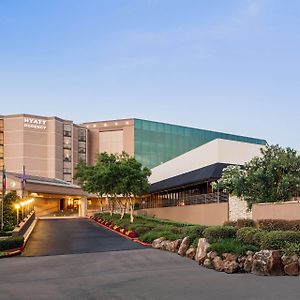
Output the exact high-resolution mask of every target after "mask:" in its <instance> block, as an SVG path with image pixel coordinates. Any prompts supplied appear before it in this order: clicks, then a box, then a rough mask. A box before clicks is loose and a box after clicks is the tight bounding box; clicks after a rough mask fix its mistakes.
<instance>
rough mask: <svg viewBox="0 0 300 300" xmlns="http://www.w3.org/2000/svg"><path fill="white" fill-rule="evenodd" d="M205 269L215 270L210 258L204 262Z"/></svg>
mask: <svg viewBox="0 0 300 300" xmlns="http://www.w3.org/2000/svg"><path fill="white" fill-rule="evenodd" d="M203 267H205V268H207V269H213V265H212V262H211V260H210V259H209V258H206V259H205V260H204V262H203Z"/></svg>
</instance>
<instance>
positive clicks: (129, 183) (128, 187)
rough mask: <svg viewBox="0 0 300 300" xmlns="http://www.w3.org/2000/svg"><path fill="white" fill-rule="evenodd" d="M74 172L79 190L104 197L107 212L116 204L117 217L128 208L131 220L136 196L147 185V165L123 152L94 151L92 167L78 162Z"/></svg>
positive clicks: (148, 172)
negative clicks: (117, 207) (118, 211)
mask: <svg viewBox="0 0 300 300" xmlns="http://www.w3.org/2000/svg"><path fill="white" fill-rule="evenodd" d="M76 171H77V172H76V175H75V178H76V179H78V181H79V184H80V185H81V187H82V189H83V190H85V191H87V192H89V193H95V194H97V195H98V197H99V198H101V197H106V199H107V201H108V205H109V209H110V213H111V214H112V213H113V211H114V209H115V205H116V204H118V205H119V207H120V209H121V218H123V216H124V214H125V211H126V208H128V209H129V212H130V219H131V222H133V220H134V217H133V211H134V205H135V202H136V198H137V197H138V196H141V195H142V194H144V193H147V191H148V188H149V183H148V177H149V176H150V174H151V173H150V170H149V169H148V168H145V167H143V166H142V164H141V163H139V162H138V161H137V160H136V159H135V158H133V157H130V156H129V155H128V154H127V153H125V152H123V153H122V154H120V155H117V154H107V153H101V154H98V155H97V158H96V163H95V165H94V166H87V165H86V164H85V163H83V162H80V163H79V164H78V165H77V167H76ZM101 208H102V206H101Z"/></svg>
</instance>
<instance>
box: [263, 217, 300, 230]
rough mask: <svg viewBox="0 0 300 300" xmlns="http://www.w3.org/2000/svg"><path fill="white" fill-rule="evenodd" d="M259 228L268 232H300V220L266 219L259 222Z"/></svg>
mask: <svg viewBox="0 0 300 300" xmlns="http://www.w3.org/2000/svg"><path fill="white" fill-rule="evenodd" d="M257 223H258V227H259V228H260V229H263V230H267V231H275V230H281V231H285V230H288V231H300V220H293V221H288V220H273V219H264V220H258V221H257Z"/></svg>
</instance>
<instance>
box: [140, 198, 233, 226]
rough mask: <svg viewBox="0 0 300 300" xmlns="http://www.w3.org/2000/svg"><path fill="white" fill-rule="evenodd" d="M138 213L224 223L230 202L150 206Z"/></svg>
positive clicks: (213, 223) (183, 220)
mask: <svg viewBox="0 0 300 300" xmlns="http://www.w3.org/2000/svg"><path fill="white" fill-rule="evenodd" d="M136 214H137V215H146V216H155V217H156V218H160V219H167V220H173V221H178V222H187V223H192V224H201V225H223V223H224V222H225V221H228V203H211V204H199V205H186V206H175V207H162V208H148V209H141V210H138V211H137V212H136Z"/></svg>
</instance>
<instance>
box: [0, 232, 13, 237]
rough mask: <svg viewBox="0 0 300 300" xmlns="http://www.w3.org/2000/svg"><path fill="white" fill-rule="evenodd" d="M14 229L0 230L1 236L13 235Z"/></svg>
mask: <svg viewBox="0 0 300 300" xmlns="http://www.w3.org/2000/svg"><path fill="white" fill-rule="evenodd" d="M11 235H12V231H0V236H11Z"/></svg>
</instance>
